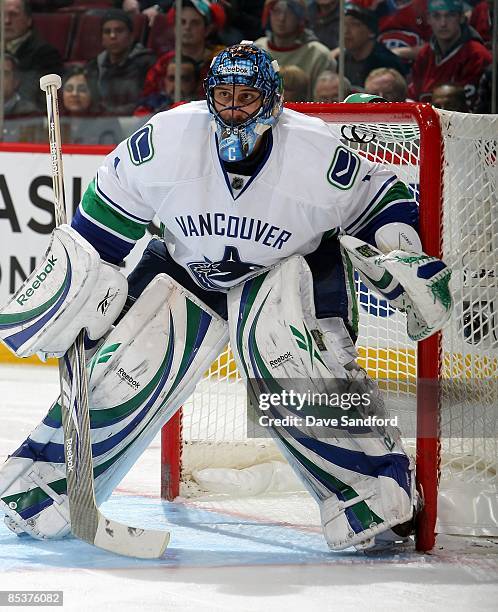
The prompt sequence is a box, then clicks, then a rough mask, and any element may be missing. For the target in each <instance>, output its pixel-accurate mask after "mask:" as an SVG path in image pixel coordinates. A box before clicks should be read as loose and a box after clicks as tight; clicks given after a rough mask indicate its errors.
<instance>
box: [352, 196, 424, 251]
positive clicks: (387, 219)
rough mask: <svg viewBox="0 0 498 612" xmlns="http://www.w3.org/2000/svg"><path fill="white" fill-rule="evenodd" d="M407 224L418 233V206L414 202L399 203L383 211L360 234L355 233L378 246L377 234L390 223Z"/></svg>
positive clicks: (354, 234)
mask: <svg viewBox="0 0 498 612" xmlns="http://www.w3.org/2000/svg"><path fill="white" fill-rule="evenodd" d="M396 222H397V223H406V224H407V225H410V226H411V227H413V228H414V229H415V230H416V231H417V232H418V206H417V204H416V203H415V202H414V201H408V202H397V203H396V204H392V205H391V206H388V207H387V208H385V209H384V210H381V211H380V212H379V213H378V214H377V215H376V216H375V217H374V218H373V219H372V220H371V221H369V222H368V223H367V224H366V225H365V226H364V227H362V228H361V230H360V231H359V232H353V233H352V235H353V236H356V237H357V238H359V239H360V240H363V241H364V242H368V244H373V245H375V246H377V243H376V242H375V232H376V231H377V230H378V229H379V228H381V227H383V226H384V225H387V224H388V223H396Z"/></svg>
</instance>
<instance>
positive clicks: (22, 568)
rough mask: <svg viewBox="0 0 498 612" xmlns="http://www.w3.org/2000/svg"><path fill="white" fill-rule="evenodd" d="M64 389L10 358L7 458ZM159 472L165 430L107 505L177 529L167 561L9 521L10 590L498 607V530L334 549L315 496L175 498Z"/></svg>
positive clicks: (151, 602) (67, 603)
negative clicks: (39, 535) (484, 535)
mask: <svg viewBox="0 0 498 612" xmlns="http://www.w3.org/2000/svg"><path fill="white" fill-rule="evenodd" d="M57 389H58V382H57V371H56V370H54V369H53V368H47V367H29V366H5V365H4V366H0V414H1V419H2V420H1V425H0V461H3V460H4V459H5V458H6V457H7V455H8V453H9V452H12V451H13V450H14V449H15V448H16V446H17V445H18V444H19V443H20V442H21V441H22V440H24V438H25V437H26V435H27V434H28V433H29V431H30V430H31V429H32V428H33V427H34V425H35V424H36V423H37V422H38V421H39V420H40V419H41V417H42V416H43V415H44V414H45V412H46V410H47V408H48V406H49V404H50V402H51V401H52V400H53V399H54V397H55V395H56V394H57ZM159 473H160V466H159V439H157V440H156V441H155V442H154V443H153V444H152V445H151V447H150V448H149V449H148V450H147V451H146V452H145V453H144V455H143V456H142V458H141V459H140V460H139V462H138V463H137V464H136V466H135V467H134V468H133V469H132V471H131V472H130V474H129V475H128V476H127V477H126V478H125V479H124V480H123V482H122V483H121V484H120V486H119V487H118V489H117V491H116V493H115V494H114V495H113V497H112V498H111V499H110V500H109V502H107V503H106V504H105V505H104V506H103V509H104V511H105V513H106V514H108V515H110V516H113V517H115V518H116V519H118V520H121V521H123V522H127V523H130V524H135V525H137V526H149V527H154V528H165V529H169V530H170V531H171V534H172V537H171V544H170V546H169V548H168V549H167V551H166V553H165V555H164V557H163V558H162V559H160V560H157V561H143V560H134V559H128V558H124V557H119V556H115V555H111V554H109V553H106V552H104V551H100V550H98V549H96V548H94V547H92V546H90V545H88V544H85V543H83V542H79V541H78V540H75V539H66V540H62V541H50V542H49V541H43V542H41V541H35V540H32V539H31V538H28V537H22V538H19V537H17V536H15V535H14V534H12V533H11V532H10V531H9V530H8V529H7V528H6V527H5V526H4V525H3V523H1V524H0V590H13V589H21V590H34V589H44V590H54V589H62V590H63V591H64V610H89V609H92V610H98V611H99V612H100V611H101V610H102V611H104V610H113V611H114V610H119V611H120V612H127V611H135V610H140V611H148V610H167V611H169V610H172V611H176V610H180V611H182V612H184V611H185V612H188V611H190V610H196V611H198V610H201V611H203V610H206V611H211V610H213V611H215V610H216V611H218V610H219V611H222V610H223V611H225V610H226V611H228V610H229V611H230V612H232V611H233V610H237V611H241V612H242V611H246V610H247V611H251V612H254V611H259V610H261V611H263V610H265V611H266V610H271V611H280V610H282V611H285V612H294V611H296V612H297V611H299V612H303V611H308V610H312V611H314V610H317V611H318V610H320V611H321V612H322V611H328V610H334V611H337V610H358V609H359V610H362V609H363V608H366V609H367V610H369V611H371V610H374V611H376V610H386V609H391V610H393V609H401V610H403V611H404V610H408V611H411V610H414V611H415V610H417V611H418V610H451V611H452V612H456V611H460V610H462V611H464V610H465V611H473V610H476V611H477V610H496V609H497V604H496V602H497V601H498V585H497V579H498V545H497V544H495V543H493V542H491V541H489V540H486V539H482V540H477V539H475V538H474V539H470V538H455V537H453V538H451V537H445V538H444V539H443V538H439V539H438V545H437V548H436V550H435V551H434V552H433V554H431V555H419V554H417V553H415V552H413V551H411V550H406V551H403V552H400V553H398V554H396V555H386V554H384V555H379V556H376V557H366V556H365V555H359V554H355V553H350V552H344V553H340V554H339V553H330V552H329V551H328V550H327V547H326V545H325V542H324V540H323V538H322V536H321V533H320V528H319V518H318V513H317V510H316V506H315V504H314V503H313V501H312V500H311V499H310V498H308V497H306V496H303V495H299V494H286V495H280V496H277V495H267V496H264V497H259V498H244V499H227V498H219V499H216V500H214V501H213V500H212V499H209V500H205V501H203V500H195V501H192V500H190V501H180V502H175V503H165V502H162V501H161V500H160V499H159ZM16 609H25V608H22V607H16ZM26 609H28V608H26ZM30 609H31V608H30Z"/></svg>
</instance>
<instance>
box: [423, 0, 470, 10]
mask: <svg viewBox="0 0 498 612" xmlns="http://www.w3.org/2000/svg"><path fill="white" fill-rule="evenodd" d="M427 10H428V11H429V13H435V12H436V11H448V12H452V13H462V12H463V2H462V0H429V2H428V4H427Z"/></svg>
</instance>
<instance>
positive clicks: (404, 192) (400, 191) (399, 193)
mask: <svg viewBox="0 0 498 612" xmlns="http://www.w3.org/2000/svg"><path fill="white" fill-rule="evenodd" d="M413 199H414V198H413V194H412V193H411V191H410V190H409V189H408V187H407V186H406V185H405V184H404V183H402V182H401V181H399V182H397V183H394V185H393V186H392V187H391V188H390V189H389V190H388V191H387V192H386V194H385V196H384V197H383V198H382V199H381V200H380V201H379V203H378V204H376V205H375V207H374V208H373V209H372V210H371V211H370V212H369V213H368V215H366V216H365V217H363V218H362V219H361V218H358V219H356V220H355V222H354V223H351V224H350V226H349V227H351V226H353V225H354V224H356V223H357V224H358V226H357V227H356V228H355V229H354V232H352V233H353V234H356V233H357V232H359V231H360V229H362V228H363V227H365V225H367V224H368V223H370V221H371V220H372V219H373V218H374V217H376V216H377V215H378V214H379V213H380V212H382V211H383V210H384V209H385V208H388V207H389V206H390V205H391V204H394V203H395V202H406V201H407V200H413Z"/></svg>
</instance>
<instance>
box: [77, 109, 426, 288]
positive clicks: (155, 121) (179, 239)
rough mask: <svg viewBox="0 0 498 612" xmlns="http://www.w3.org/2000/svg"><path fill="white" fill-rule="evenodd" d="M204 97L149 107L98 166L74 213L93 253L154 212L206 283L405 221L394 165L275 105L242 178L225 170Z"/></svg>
mask: <svg viewBox="0 0 498 612" xmlns="http://www.w3.org/2000/svg"><path fill="white" fill-rule="evenodd" d="M211 121H212V117H211V115H210V114H209V112H208V110H207V106H206V103H205V102H192V103H190V104H186V105H183V106H180V107H178V108H175V109H173V110H170V111H166V112H163V113H159V114H157V115H155V116H154V117H152V119H151V120H150V122H149V123H148V124H147V125H145V126H144V127H143V128H141V129H139V130H138V131H137V132H135V133H134V134H133V135H132V136H131V137H130V138H128V139H127V140H126V141H124V142H122V143H121V144H120V145H118V147H117V148H116V149H115V150H114V151H113V152H112V153H111V154H110V155H108V157H107V158H106V160H105V163H104V164H103V165H102V166H101V167H100V168H99V170H98V173H97V177H96V180H95V181H94V182H93V183H92V184H91V185H90V186H89V188H88V190H87V192H86V193H85V196H84V198H83V200H82V202H81V204H80V207H79V210H78V212H77V214H76V216H75V219H74V222H73V226H74V227H76V229H77V230H78V231H80V232H81V233H82V234H83V235H84V236H85V237H86V238H87V239H88V240H89V241H90V242H92V243H93V244H94V246H95V247H96V248H97V250H99V252H100V253H101V255H102V256H103V257H104V258H105V259H108V260H110V261H115V262H118V261H120V260H121V259H122V258H123V257H124V256H125V255H126V254H127V253H128V252H129V250H130V249H131V248H132V246H133V244H134V243H135V241H136V240H137V239H139V238H140V237H141V236H142V235H143V234H144V232H145V228H146V226H147V224H148V223H149V222H150V221H151V220H152V219H153V218H154V216H157V217H158V218H159V220H160V221H161V224H162V225H163V226H164V238H165V241H166V244H167V246H168V250H169V252H170V254H171V256H172V257H173V259H174V260H175V261H176V262H177V263H178V264H180V265H181V266H183V267H184V268H185V269H186V270H187V271H188V272H189V274H190V276H191V277H192V278H193V279H194V281H195V282H196V283H197V284H198V285H199V286H201V287H203V288H204V289H210V290H221V291H224V290H227V289H228V288H230V287H232V286H234V285H236V284H238V283H240V282H242V281H244V280H246V279H247V278H248V277H250V276H251V275H253V274H254V273H255V272H257V271H258V270H260V269H261V268H263V267H268V266H271V265H273V264H276V263H278V262H279V261H280V260H282V259H284V258H287V257H289V256H290V255H293V254H297V253H299V254H302V255H307V254H309V253H311V252H313V251H315V250H316V249H317V247H318V246H319V245H320V243H321V241H322V240H324V238H326V237H327V236H333V235H335V234H337V233H338V232H339V231H340V230H344V231H346V232H347V233H351V234H354V235H360V234H361V232H362V231H364V232H365V231H369V230H372V231H375V229H377V228H378V227H379V226H380V225H382V224H385V223H388V222H392V221H402V222H403V223H409V224H414V223H416V220H415V221H414V214H415V216H416V213H414V210H416V205H415V202H414V200H413V197H412V196H411V194H410V192H409V191H408V190H407V188H406V187H405V186H404V185H403V184H402V183H399V181H398V179H397V177H396V176H395V175H394V174H393V172H392V171H390V170H389V169H387V168H386V167H383V166H381V165H379V164H376V163H372V162H370V161H368V160H366V159H364V158H363V157H361V156H359V155H358V154H357V153H355V152H353V151H352V150H350V149H349V148H347V146H345V145H344V144H343V143H342V142H341V140H340V134H339V130H338V129H337V128H334V127H332V126H330V125H328V124H326V123H325V122H323V121H322V120H321V119H317V118H312V117H309V116H307V115H305V114H301V113H297V112H294V111H291V110H289V109H285V110H284V112H283V114H282V116H281V118H280V120H279V122H278V124H277V126H276V127H275V128H273V130H272V139H271V146H270V147H269V151H268V153H267V155H266V157H265V159H264V160H263V162H262V163H261V165H260V167H259V169H258V170H257V172H256V173H255V174H254V175H253V176H252V177H240V176H229V175H228V174H227V172H226V171H225V169H224V166H223V164H222V162H221V161H220V159H219V156H218V151H217V145H216V139H215V131H214V129H213V126H212V124H211Z"/></svg>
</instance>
